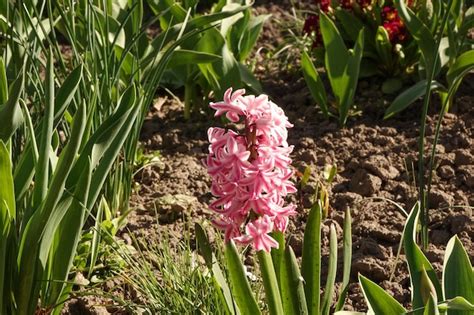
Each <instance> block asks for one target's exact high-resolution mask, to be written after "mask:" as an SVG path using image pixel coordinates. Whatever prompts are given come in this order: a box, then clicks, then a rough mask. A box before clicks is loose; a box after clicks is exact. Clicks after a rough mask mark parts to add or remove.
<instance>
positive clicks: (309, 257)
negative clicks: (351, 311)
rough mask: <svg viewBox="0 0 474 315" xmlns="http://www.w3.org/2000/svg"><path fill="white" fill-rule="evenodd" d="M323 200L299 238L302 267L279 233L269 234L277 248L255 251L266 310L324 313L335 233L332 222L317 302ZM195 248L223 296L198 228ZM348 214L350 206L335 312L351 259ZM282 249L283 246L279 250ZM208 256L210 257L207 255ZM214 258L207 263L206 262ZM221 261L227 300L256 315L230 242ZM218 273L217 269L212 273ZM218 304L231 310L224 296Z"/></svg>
mask: <svg viewBox="0 0 474 315" xmlns="http://www.w3.org/2000/svg"><path fill="white" fill-rule="evenodd" d="M322 208H323V206H322V203H321V201H318V202H317V203H315V204H314V206H313V207H312V209H311V212H310V215H309V218H308V222H307V224H306V230H305V233H304V242H303V258H302V263H301V268H300V267H299V266H298V261H297V260H296V257H295V254H294V252H293V249H292V248H291V246H289V245H286V244H285V241H284V238H283V234H282V233H275V234H274V235H273V237H274V238H275V239H277V240H278V242H279V244H280V247H279V248H278V249H272V251H271V254H270V253H266V252H264V251H259V252H258V253H257V255H258V259H259V263H260V271H261V275H262V278H263V284H264V288H265V296H266V301H267V304H268V310H269V312H270V314H315V315H318V314H329V313H330V311H331V308H332V306H331V303H332V298H333V294H334V291H335V280H336V272H337V249H338V246H337V237H336V230H335V227H334V225H331V228H330V230H331V232H330V248H329V252H330V254H329V270H328V275H327V279H326V287H325V294H324V296H323V299H322V301H321V297H320V284H321V279H320V278H321V217H322ZM196 230H197V231H198V232H197V240H198V246H199V248H201V255H202V256H203V257H204V259H205V261H206V263H207V265H208V268H209V269H210V270H212V271H213V277H214V278H215V282H216V283H218V284H219V287H220V288H221V289H222V292H223V295H224V296H226V295H227V292H228V288H227V282H225V280H224V279H223V278H222V277H221V274H222V273H221V272H220V271H219V270H220V269H217V270H216V269H215V267H214V256H213V254H212V250H211V249H210V246H209V242H208V240H207V238H206V237H205V233H204V231H203V230H202V228H201V227H199V228H197V229H196ZM351 247H352V240H351V217H350V213H349V210H348V211H347V212H346V214H345V217H344V243H343V251H344V269H343V288H342V289H341V292H340V297H339V302H338V305H337V306H335V307H336V310H339V309H340V308H342V305H343V304H344V300H345V297H346V294H347V287H348V283H349V276H350V262H351V259H352V257H351V256H352V248H351ZM282 249H283V250H282ZM211 257H212V258H211ZM211 261H212V262H213V263H212V265H211V264H210V263H211ZM225 262H226V265H227V269H228V272H229V275H228V281H229V282H230V288H231V290H230V292H231V298H232V300H234V299H235V303H236V304H237V305H238V309H239V311H240V312H241V313H242V314H259V313H260V310H259V308H258V304H257V302H256V299H255V296H254V294H253V293H252V290H251V286H250V284H249V282H248V279H247V276H246V274H245V266H244V264H243V262H242V258H241V257H240V255H239V253H238V251H237V248H236V247H235V245H234V243H233V242H232V241H229V242H228V243H227V244H226V246H225ZM216 271H217V272H216ZM222 300H223V304H224V301H225V304H227V306H228V310H229V311H230V312H231V313H234V312H235V311H234V310H233V308H232V307H231V306H232V305H233V304H234V302H230V298H229V297H225V298H222Z"/></svg>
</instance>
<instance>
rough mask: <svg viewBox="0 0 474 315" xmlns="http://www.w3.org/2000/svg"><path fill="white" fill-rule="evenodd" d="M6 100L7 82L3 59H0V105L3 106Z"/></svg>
mask: <svg viewBox="0 0 474 315" xmlns="http://www.w3.org/2000/svg"><path fill="white" fill-rule="evenodd" d="M7 100H8V80H7V71H6V69H5V63H4V62H3V58H2V57H0V105H2V104H5V103H6V102H7Z"/></svg>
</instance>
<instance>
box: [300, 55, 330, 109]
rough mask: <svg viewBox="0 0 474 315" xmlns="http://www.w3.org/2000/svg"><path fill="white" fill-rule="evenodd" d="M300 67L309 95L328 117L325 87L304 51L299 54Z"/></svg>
mask: <svg viewBox="0 0 474 315" xmlns="http://www.w3.org/2000/svg"><path fill="white" fill-rule="evenodd" d="M301 69H302V70H303V76H304V79H305V81H306V85H307V86H308V88H309V91H310V92H311V95H312V96H313V98H314V99H315V100H316V102H317V103H318V105H319V107H320V108H321V110H322V112H323V114H324V116H325V117H326V118H328V117H329V110H328V104H327V96H326V89H325V88H324V84H323V81H322V80H321V77H320V76H319V74H318V71H317V70H316V68H315V67H314V64H313V62H312V61H311V58H310V57H309V56H308V53H307V52H306V51H303V53H302V54H301Z"/></svg>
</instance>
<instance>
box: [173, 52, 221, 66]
mask: <svg viewBox="0 0 474 315" xmlns="http://www.w3.org/2000/svg"><path fill="white" fill-rule="evenodd" d="M221 59H222V57H221V56H219V55H215V54H210V53H206V52H200V51H194V50H187V49H177V50H175V51H174V52H173V55H172V56H171V58H170V61H169V65H170V67H177V66H182V65H191V64H201V63H212V62H215V61H218V60H221Z"/></svg>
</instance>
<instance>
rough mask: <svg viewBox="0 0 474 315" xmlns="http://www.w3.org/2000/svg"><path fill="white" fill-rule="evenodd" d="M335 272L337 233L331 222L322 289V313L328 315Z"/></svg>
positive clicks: (332, 294)
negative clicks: (325, 275) (326, 269)
mask: <svg viewBox="0 0 474 315" xmlns="http://www.w3.org/2000/svg"><path fill="white" fill-rule="evenodd" d="M336 272H337V234H336V227H335V226H334V224H331V228H330V236H329V268H328V276H327V279H326V288H325V290H324V296H323V300H322V309H321V314H322V315H329V311H330V310H331V303H332V298H333V296H334V284H335V283H336Z"/></svg>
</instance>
